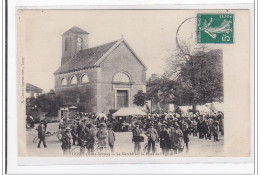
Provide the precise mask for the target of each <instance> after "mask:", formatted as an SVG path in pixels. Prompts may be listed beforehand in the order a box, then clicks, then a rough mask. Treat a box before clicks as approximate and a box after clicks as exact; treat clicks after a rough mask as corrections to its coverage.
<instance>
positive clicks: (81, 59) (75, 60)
mask: <svg viewBox="0 0 260 175" xmlns="http://www.w3.org/2000/svg"><path fill="white" fill-rule="evenodd" d="M122 42H124V43H125V44H126V46H127V47H128V49H129V50H130V51H131V52H132V54H133V55H134V56H135V57H136V59H137V60H138V61H139V62H140V64H141V65H142V66H143V67H144V68H145V69H146V66H145V64H144V63H143V62H142V61H141V59H139V57H138V56H137V55H136V53H135V52H134V51H133V50H132V49H131V48H130V46H129V45H128V44H127V42H126V41H125V40H124V39H123V38H121V39H120V40H116V41H113V42H110V43H106V44H103V45H100V46H97V47H92V48H89V49H84V50H81V51H79V52H78V53H77V54H76V55H75V56H73V57H72V58H70V59H69V61H68V62H66V63H65V64H63V65H61V66H60V67H59V68H58V70H56V71H55V72H54V74H62V73H69V72H74V71H79V70H84V69H87V68H91V67H97V66H99V65H100V63H102V62H103V61H104V60H105V59H106V57H107V56H108V55H109V54H110V53H111V52H113V51H114V49H115V48H117V46H118V45H119V44H121V43H122Z"/></svg>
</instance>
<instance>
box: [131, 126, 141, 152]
mask: <svg viewBox="0 0 260 175" xmlns="http://www.w3.org/2000/svg"><path fill="white" fill-rule="evenodd" d="M132 133H133V137H132V142H134V153H135V154H139V153H140V150H141V145H140V135H141V130H140V129H139V125H138V123H137V122H136V123H135V124H134V128H133V130H132Z"/></svg>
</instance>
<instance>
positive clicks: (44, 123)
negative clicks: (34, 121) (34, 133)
mask: <svg viewBox="0 0 260 175" xmlns="http://www.w3.org/2000/svg"><path fill="white" fill-rule="evenodd" d="M47 124H48V122H47V120H46V119H45V120H44V121H43V125H44V127H45V131H47Z"/></svg>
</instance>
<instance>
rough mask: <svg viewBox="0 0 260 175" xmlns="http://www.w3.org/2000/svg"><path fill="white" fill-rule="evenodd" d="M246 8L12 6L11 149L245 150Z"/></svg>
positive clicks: (60, 152) (101, 153)
mask: <svg viewBox="0 0 260 175" xmlns="http://www.w3.org/2000/svg"><path fill="white" fill-rule="evenodd" d="M249 19H250V18H249V10H239V9H237V10H195V9H194V10H174V9H168V10H159V9H158V10H156V9H150V10H138V9H135V10H130V9H125V10H123V9H121V10H120V9H118V10H109V9H106V10H105V9H103V10H101V9H99V10H98V9H96V10H95V9H91V10H90V9H84V10H83V9H81V10H79V9H78V10H76V9H71V10H48V9H45V10H41V9H38V10H33V9H18V10H17V43H18V44H17V49H18V50H17V51H18V54H17V62H18V71H17V77H18V108H19V109H18V110H19V115H18V116H19V117H18V126H19V128H18V130H19V132H18V140H19V141H18V144H19V157H73V158H76V157H88V158H91V157H171V158H175V157H249V156H250V155H251V154H252V150H250V148H251V147H250V144H251V140H250V66H249V65H250V25H249Z"/></svg>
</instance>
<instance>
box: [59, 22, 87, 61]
mask: <svg viewBox="0 0 260 175" xmlns="http://www.w3.org/2000/svg"><path fill="white" fill-rule="evenodd" d="M88 35H89V33H88V32H86V31H84V30H82V29H81V28H79V27H77V26H74V27H72V28H70V29H69V30H67V31H66V32H64V33H63V34H62V59H61V65H62V64H64V63H66V62H67V61H68V60H69V59H70V58H71V57H72V56H73V55H75V54H77V53H78V52H79V51H80V50H83V49H88V47H89V39H88Z"/></svg>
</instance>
